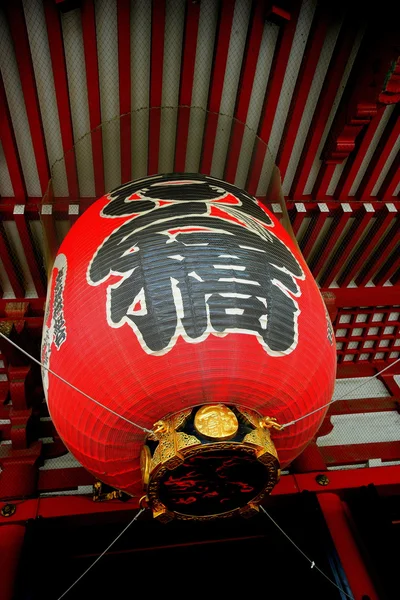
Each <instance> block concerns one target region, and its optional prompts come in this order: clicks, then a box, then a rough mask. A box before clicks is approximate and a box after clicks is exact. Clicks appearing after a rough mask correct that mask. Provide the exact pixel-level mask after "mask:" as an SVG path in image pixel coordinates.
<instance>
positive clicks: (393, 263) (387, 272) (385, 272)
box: [372, 240, 400, 285]
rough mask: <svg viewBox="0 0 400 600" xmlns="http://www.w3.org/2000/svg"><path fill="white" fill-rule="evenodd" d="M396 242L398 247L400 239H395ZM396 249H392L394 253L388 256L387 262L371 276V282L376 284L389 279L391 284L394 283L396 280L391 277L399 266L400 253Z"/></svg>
mask: <svg viewBox="0 0 400 600" xmlns="http://www.w3.org/2000/svg"><path fill="white" fill-rule="evenodd" d="M397 241H398V244H397V246H398V247H399V248H400V240H397ZM396 250H397V247H396V249H395V251H394V253H393V254H392V256H391V257H390V258H389V260H388V261H387V263H386V264H385V265H384V266H383V267H382V269H381V270H380V271H379V273H377V274H376V275H375V277H374V278H373V280H372V281H373V283H374V284H375V285H377V284H381V283H384V282H385V281H388V280H390V282H391V283H392V285H394V284H395V283H396V281H397V280H398V279H397V280H396V279H395V281H393V277H395V276H396V274H397V271H398V269H399V268H400V253H399V252H398V251H396ZM397 277H398V275H397Z"/></svg>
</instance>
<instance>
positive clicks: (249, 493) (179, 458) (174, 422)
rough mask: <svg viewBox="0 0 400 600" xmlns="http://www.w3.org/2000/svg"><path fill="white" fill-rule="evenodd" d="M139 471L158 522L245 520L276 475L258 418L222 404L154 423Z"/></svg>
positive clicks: (265, 429) (267, 434)
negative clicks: (140, 470) (233, 517)
mask: <svg viewBox="0 0 400 600" xmlns="http://www.w3.org/2000/svg"><path fill="white" fill-rule="evenodd" d="M141 465H142V475H143V484H144V489H145V493H146V495H147V501H148V503H149V505H150V507H151V509H152V510H153V515H154V517H156V518H158V519H159V520H161V521H163V522H167V521H170V520H171V519H173V518H176V519H185V520H189V519H196V520H210V519H215V518H226V517H231V516H234V515H239V514H240V515H243V516H250V515H251V514H253V513H254V512H255V511H257V510H258V504H259V503H260V502H261V501H262V499H263V498H264V497H265V496H266V495H267V494H268V493H270V491H271V490H272V488H273V487H274V485H275V484H276V483H277V481H278V479H279V475H280V470H279V461H278V456H277V453H276V450H275V446H274V444H273V442H272V441H271V437H270V432H269V428H268V426H266V422H265V420H263V418H262V416H261V415H259V414H257V413H256V412H254V411H251V410H248V409H244V408H238V407H233V406H232V407H228V406H226V405H223V404H214V405H205V406H201V407H196V408H194V409H188V410H186V411H183V412H181V413H178V414H175V415H172V416H170V417H168V418H166V419H164V420H163V421H159V422H158V423H156V425H155V427H154V435H153V436H149V438H148V439H147V441H146V444H145V445H144V447H143V449H142V456H141Z"/></svg>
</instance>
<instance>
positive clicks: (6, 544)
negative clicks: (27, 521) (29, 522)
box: [0, 519, 26, 600]
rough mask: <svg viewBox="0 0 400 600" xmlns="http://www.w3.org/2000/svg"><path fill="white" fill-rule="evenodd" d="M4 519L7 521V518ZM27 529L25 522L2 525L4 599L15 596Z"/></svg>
mask: <svg viewBox="0 0 400 600" xmlns="http://www.w3.org/2000/svg"><path fill="white" fill-rule="evenodd" d="M3 520H5V521H6V519H3ZM25 530H26V527H25V525H24V524H18V525H12V524H7V525H4V527H0V554H1V571H2V576H1V599H2V600H12V598H15V595H14V594H15V592H16V587H17V573H18V565H19V562H20V557H21V554H22V551H23V547H24V538H25Z"/></svg>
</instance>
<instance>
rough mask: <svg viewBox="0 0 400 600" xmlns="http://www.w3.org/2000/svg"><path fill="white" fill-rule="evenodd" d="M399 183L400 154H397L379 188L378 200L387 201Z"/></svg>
mask: <svg viewBox="0 0 400 600" xmlns="http://www.w3.org/2000/svg"><path fill="white" fill-rule="evenodd" d="M399 183H400V152H398V153H397V155H396V157H395V159H394V161H393V163H392V166H391V167H390V169H389V171H388V173H387V175H386V177H385V179H384V181H383V183H382V185H381V187H380V188H379V191H378V198H379V200H383V201H389V200H390V198H391V197H392V196H393V194H394V192H395V191H396V188H397V186H398V185H399Z"/></svg>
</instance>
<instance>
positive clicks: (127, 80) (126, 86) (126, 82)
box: [117, 0, 132, 183]
mask: <svg viewBox="0 0 400 600" xmlns="http://www.w3.org/2000/svg"><path fill="white" fill-rule="evenodd" d="M130 7H131V3H130V0H118V2H117V20H118V67H119V110H120V114H121V115H122V116H121V119H120V144H121V183H126V182H127V181H130V180H131V179H132V148H131V139H132V138H131V23H130V11H131V8H130Z"/></svg>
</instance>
